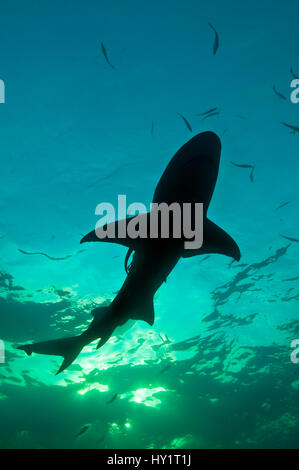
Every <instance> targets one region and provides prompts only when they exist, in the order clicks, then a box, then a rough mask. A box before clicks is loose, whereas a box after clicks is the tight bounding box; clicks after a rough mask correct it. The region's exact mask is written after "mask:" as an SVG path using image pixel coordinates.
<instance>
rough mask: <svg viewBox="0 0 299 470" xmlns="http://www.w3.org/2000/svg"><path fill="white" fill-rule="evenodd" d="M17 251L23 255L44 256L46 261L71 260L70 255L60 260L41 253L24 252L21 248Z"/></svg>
mask: <svg viewBox="0 0 299 470" xmlns="http://www.w3.org/2000/svg"><path fill="white" fill-rule="evenodd" d="M18 251H19V252H20V253H23V255H41V256H45V257H46V258H48V259H51V260H53V261H62V260H65V259H68V258H71V257H72V255H67V256H63V257H62V258H55V257H54V256H49V255H47V253H43V252H41V251H36V252H34V251H25V250H21V248H18Z"/></svg>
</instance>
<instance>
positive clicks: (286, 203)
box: [275, 201, 290, 211]
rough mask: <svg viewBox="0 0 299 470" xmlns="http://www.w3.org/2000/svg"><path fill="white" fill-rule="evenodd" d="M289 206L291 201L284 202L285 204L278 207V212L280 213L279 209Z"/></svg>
mask: <svg viewBox="0 0 299 470" xmlns="http://www.w3.org/2000/svg"><path fill="white" fill-rule="evenodd" d="M288 204H290V201H287V202H284V203H283V204H280V206H278V207H276V209H275V210H276V211H278V210H279V209H282V208H283V207H285V206H287V205H288Z"/></svg>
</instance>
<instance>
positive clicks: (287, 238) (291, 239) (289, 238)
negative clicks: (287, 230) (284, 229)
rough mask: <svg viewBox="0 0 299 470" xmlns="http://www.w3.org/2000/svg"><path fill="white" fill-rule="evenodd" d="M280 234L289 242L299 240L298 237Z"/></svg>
mask: <svg viewBox="0 0 299 470" xmlns="http://www.w3.org/2000/svg"><path fill="white" fill-rule="evenodd" d="M280 236H281V237H282V238H285V239H286V240H289V241H290V242H295V243H298V242H299V238H293V237H287V236H286V235H281V234H280Z"/></svg>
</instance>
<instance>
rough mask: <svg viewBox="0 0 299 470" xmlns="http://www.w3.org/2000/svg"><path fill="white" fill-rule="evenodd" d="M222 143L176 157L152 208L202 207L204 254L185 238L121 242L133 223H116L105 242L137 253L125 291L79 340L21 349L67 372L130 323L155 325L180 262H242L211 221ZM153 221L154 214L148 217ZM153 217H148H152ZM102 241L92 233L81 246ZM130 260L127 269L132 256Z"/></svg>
mask: <svg viewBox="0 0 299 470" xmlns="http://www.w3.org/2000/svg"><path fill="white" fill-rule="evenodd" d="M220 154H221V142H220V139H219V138H218V136H217V135H216V134H214V133H213V132H204V133H201V134H198V135H196V136H195V137H193V138H192V139H191V140H189V141H188V142H187V143H186V144H185V145H183V147H181V148H180V149H179V151H178V152H177V153H176V154H175V155H174V157H173V158H172V160H171V161H170V162H169V164H168V166H167V168H166V170H165V171H164V173H163V175H162V177H161V179H160V181H159V183H158V185H157V187H156V190H155V193H154V197H153V202H155V203H158V204H160V203H162V202H163V203H167V204H168V205H170V204H172V203H173V202H176V203H179V204H180V206H182V205H183V204H184V203H192V204H193V203H196V202H201V203H203V244H202V246H201V248H199V249H195V250H193V249H186V248H185V247H184V241H185V240H184V238H183V237H182V238H168V239H165V238H161V237H159V238H155V239H153V238H145V239H141V238H139V239H138V238H137V239H130V238H119V237H118V236H117V234H118V228H119V225H120V224H125V225H126V224H128V223H129V222H130V220H132V217H131V218H128V219H126V220H123V221H117V222H113V224H114V225H115V229H116V230H115V233H116V236H115V238H113V239H111V238H109V239H105V240H104V241H107V242H112V243H120V244H122V245H124V246H126V247H127V248H128V249H129V251H128V255H129V254H131V253H132V252H134V255H133V260H132V263H131V265H130V268H129V269H127V277H126V279H125V281H124V284H123V285H122V287H121V289H120V291H119V292H118V294H117V295H116V297H115V298H114V300H113V301H112V302H111V304H110V305H109V306H107V307H101V306H100V307H97V308H96V309H94V310H93V311H92V312H91V313H92V316H93V320H92V321H91V323H90V325H89V327H88V328H87V330H85V331H84V332H83V333H82V334H81V335H79V336H73V337H69V338H62V339H58V340H51V341H43V342H38V343H34V344H26V345H23V346H19V349H22V350H24V351H25V352H26V353H27V354H28V355H31V354H32V353H33V352H34V353H40V354H48V355H58V356H62V357H63V358H64V359H63V362H62V365H61V367H60V369H59V370H58V372H57V373H60V372H62V371H63V370H64V369H66V368H67V367H68V366H69V365H70V364H71V363H72V362H73V361H74V360H75V359H76V357H77V356H78V354H79V353H80V351H81V350H82V348H83V347H84V346H85V345H87V344H89V343H90V342H92V341H94V340H96V339H98V338H100V341H99V343H98V346H97V348H99V347H101V346H103V345H104V344H105V343H106V341H107V340H108V339H109V338H110V336H111V335H112V333H113V331H114V330H115V328H116V327H118V326H121V325H123V324H124V323H126V322H127V321H128V320H130V319H133V320H143V321H146V322H147V323H148V324H150V325H153V323H154V315H155V314H154V304H153V299H154V295H155V293H156V291H157V290H158V289H159V287H160V286H161V285H162V283H163V282H165V281H166V279H167V277H168V276H169V274H170V273H171V271H172V270H173V268H174V267H175V265H176V264H177V263H178V261H179V260H180V258H187V257H190V256H195V255H202V254H208V253H219V254H223V255H227V256H230V257H232V258H233V259H234V260H237V261H238V260H240V257H241V254H240V250H239V247H238V245H237V244H236V242H235V241H234V240H233V239H232V238H231V237H230V236H229V235H228V234H227V233H226V232H225V231H224V230H222V229H221V228H220V227H218V226H217V225H216V224H214V223H213V222H211V221H210V220H209V219H208V217H207V211H208V207H209V204H210V201H211V198H212V195H213V192H214V188H215V184H216V181H217V177H218V171H219V162H220ZM148 215H149V214H148ZM148 215H145V217H147V216H148ZM96 241H103V240H101V239H99V238H98V237H97V234H96V231H95V230H93V231H92V232H90V233H89V234H87V235H86V236H85V237H84V238H83V239H82V240H81V243H85V242H96ZM128 255H127V258H126V264H127V261H128V258H129V256H128Z"/></svg>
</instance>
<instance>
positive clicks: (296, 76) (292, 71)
mask: <svg viewBox="0 0 299 470" xmlns="http://www.w3.org/2000/svg"><path fill="white" fill-rule="evenodd" d="M290 72H291V75H292V76H293V77H294V78H295V80H298V79H299V76H298V75H296V74H295V72H294V70H293V67H291V69H290Z"/></svg>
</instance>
